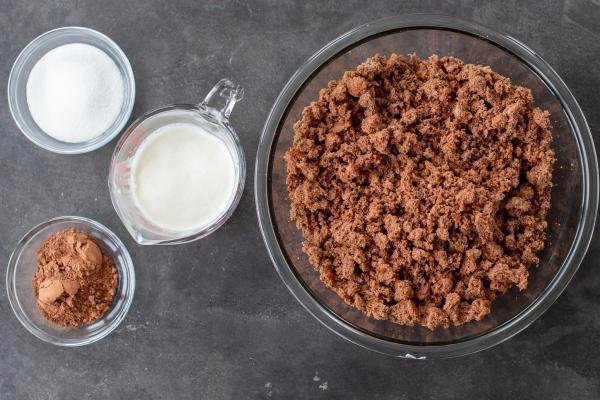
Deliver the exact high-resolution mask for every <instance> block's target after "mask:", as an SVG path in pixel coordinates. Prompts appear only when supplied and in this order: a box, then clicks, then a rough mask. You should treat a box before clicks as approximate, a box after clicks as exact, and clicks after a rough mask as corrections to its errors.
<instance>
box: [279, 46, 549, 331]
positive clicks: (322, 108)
mask: <svg viewBox="0 0 600 400" xmlns="http://www.w3.org/2000/svg"><path fill="white" fill-rule="evenodd" d="M532 103H533V97H532V93H531V91H530V90H529V89H527V88H524V87H519V86H515V85H512V84H511V82H510V80H509V79H508V78H506V77H504V76H501V75H499V74H497V73H495V72H494V71H492V70H491V68H490V67H484V66H479V65H472V64H465V63H464V62H463V61H461V60H459V59H457V58H453V57H442V58H438V57H437V56H435V55H433V56H431V57H429V58H428V59H426V60H422V59H419V58H418V57H416V56H412V57H410V58H409V59H406V58H404V57H402V56H398V55H396V54H392V55H391V56H390V57H389V58H386V57H383V56H380V55H376V56H374V57H372V58H369V59H368V60H366V61H365V62H364V63H363V64H361V65H359V66H358V67H357V68H356V70H354V71H347V72H345V73H344V75H343V77H342V78H341V79H339V80H338V81H331V82H329V84H328V86H327V87H326V88H324V89H322V90H321V92H320V94H319V99H318V100H317V101H315V102H313V103H311V104H310V105H309V106H307V107H306V108H305V109H304V111H303V115H302V119H301V120H300V121H298V122H297V123H296V124H295V125H294V133H295V136H294V144H293V146H292V148H291V149H289V151H288V152H287V153H286V156H285V158H286V161H287V171H288V176H287V184H288V189H289V195H290V199H291V217H292V219H294V220H295V221H296V224H297V226H298V228H299V229H300V230H301V231H302V232H303V235H304V239H305V240H304V243H303V250H304V252H305V253H306V254H307V255H308V257H309V261H310V262H311V264H312V265H313V266H314V267H315V269H316V270H317V271H318V272H319V273H320V276H321V280H322V281H323V282H324V283H325V284H326V285H327V286H329V287H330V288H331V289H333V290H334V291H335V292H336V293H337V294H338V295H339V296H341V298H342V299H344V301H345V302H346V303H348V304H349V305H351V306H354V307H356V308H358V309H360V310H362V311H363V312H364V313H366V314H367V315H368V316H371V317H374V318H377V319H389V320H391V321H393V322H395V323H398V324H402V325H413V324H421V325H423V326H426V327H428V328H430V329H435V328H437V327H440V326H442V327H449V326H450V325H461V324H463V323H466V322H469V321H473V320H481V319H482V318H483V317H484V316H486V315H487V314H489V313H490V307H491V302H492V301H493V300H494V299H496V298H497V296H499V295H501V294H503V293H505V292H506V291H507V290H508V289H509V288H510V287H512V286H514V285H516V286H518V288H519V289H521V290H523V289H525V288H526V287H527V281H528V266H530V265H533V264H536V263H537V262H538V261H539V260H538V257H537V256H536V253H537V252H538V251H540V250H541V249H542V248H543V247H544V240H545V237H546V230H547V222H546V214H547V212H548V209H549V207H550V191H551V187H552V166H553V163H554V159H555V156H554V152H553V150H552V148H551V141H552V134H551V131H550V120H549V114H548V112H546V111H543V110H541V109H539V108H536V107H534V106H533V105H532Z"/></svg>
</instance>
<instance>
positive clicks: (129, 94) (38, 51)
mask: <svg viewBox="0 0 600 400" xmlns="http://www.w3.org/2000/svg"><path fill="white" fill-rule="evenodd" d="M69 43H85V44H89V45H92V46H94V47H97V48H98V49H100V50H102V51H104V52H105V53H106V54H107V55H108V56H109V57H110V58H111V59H112V60H113V61H114V62H115V64H116V65H117V67H118V69H119V72H120V73H121V77H122V78H123V89H124V91H125V92H124V93H123V104H122V105H121V111H120V112H119V115H118V116H117V119H116V120H115V121H114V122H113V124H112V125H111V126H110V127H109V128H108V129H107V130H106V131H105V132H104V133H103V134H101V135H100V136H97V137H95V138H93V139H91V140H88V141H85V142H79V143H67V142H62V141H60V140H56V139H54V138H53V137H52V136H50V135H48V134H47V133H46V132H44V131H43V130H42V129H41V128H40V127H39V126H38V125H37V124H36V123H35V121H34V119H33V117H32V116H31V113H30V112H29V107H28V105H27V80H28V78H29V74H30V72H31V70H32V68H33V67H34V65H35V64H36V63H37V62H38V60H39V59H40V58H42V57H43V56H44V54H46V53H48V52H49V51H50V50H52V49H54V48H56V47H59V46H62V45H65V44H69ZM134 101H135V80H134V77H133V70H132V69H131V65H130V64H129V60H128V59H127V57H126V56H125V53H123V51H122V50H121V48H120V47H119V46H118V45H117V44H116V43H115V42H113V41H112V39H110V38H109V37H108V36H106V35H104V34H102V33H100V32H97V31H95V30H93V29H89V28H83V27H76V26H69V27H63V28H58V29H54V30H51V31H48V32H46V33H44V34H42V35H40V36H38V37H36V38H35V39H33V40H32V41H31V42H30V43H29V44H28V45H27V46H25V48H24V49H23V50H22V51H21V53H20V54H19V56H18V57H17V59H16V60H15V63H14V64H13V66H12V69H11V71H10V76H9V77H8V105H9V107H10V112H11V114H12V116H13V119H14V120H15V123H16V124H17V126H18V127H19V129H20V130H21V132H23V134H24V135H25V136H26V137H27V138H28V139H29V140H31V141H32V142H33V143H35V144H36V145H38V146H40V147H42V148H44V149H46V150H49V151H52V152H54V153H60V154H80V153H87V152H89V151H93V150H96V149H98V148H100V147H102V146H104V145H105V144H106V143H108V142H110V141H111V140H112V139H113V138H114V137H115V136H116V135H118V133H119V132H121V130H122V129H123V127H124V126H125V124H126V123H127V121H128V120H129V116H130V115H131V111H132V110H133V103H134Z"/></svg>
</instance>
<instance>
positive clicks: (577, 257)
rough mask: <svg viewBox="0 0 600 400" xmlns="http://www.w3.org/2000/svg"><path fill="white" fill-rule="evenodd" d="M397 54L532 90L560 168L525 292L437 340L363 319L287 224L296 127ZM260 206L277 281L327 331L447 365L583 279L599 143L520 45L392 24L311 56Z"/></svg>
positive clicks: (268, 164) (280, 121) (285, 101)
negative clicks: (436, 59)
mask: <svg viewBox="0 0 600 400" xmlns="http://www.w3.org/2000/svg"><path fill="white" fill-rule="evenodd" d="M392 52H395V53H398V54H410V53H413V52H415V53H417V55H419V56H421V57H427V56H429V55H431V54H433V53H436V54H438V55H453V56H456V57H458V58H461V59H463V60H464V61H466V62H468V63H474V64H483V65H490V66H491V67H492V68H493V69H494V70H495V71H496V72H498V73H500V74H503V75H505V76H507V77H509V78H511V79H512V81H513V83H515V84H517V85H522V86H526V87H528V88H531V89H532V91H533V94H534V98H535V103H536V105H537V106H539V107H541V108H543V109H546V110H548V111H550V113H551V119H552V124H553V134H554V143H553V147H554V150H555V151H556V155H557V161H556V164H555V168H554V182H555V187H554V188H553V191H552V208H551V210H550V213H549V215H548V223H549V227H548V239H547V242H546V247H545V249H544V251H543V252H542V253H541V254H540V263H539V265H538V266H537V267H532V268H531V269H530V281H529V286H528V288H527V289H526V290H524V291H519V290H518V289H516V288H512V289H511V290H509V291H508V292H507V293H506V294H505V295H504V296H501V297H500V298H499V299H497V300H496V301H495V302H493V304H492V312H491V314H490V315H488V316H487V317H486V318H484V319H483V320H482V321H480V322H472V323H468V324H465V325H462V326H459V327H452V328H449V329H437V330H435V331H430V330H428V329H426V328H423V327H420V326H414V327H409V326H400V325H397V324H394V323H391V322H389V321H380V320H375V319H372V318H369V317H366V316H365V315H364V314H362V313H361V312H360V311H358V310H356V309H355V308H352V307H350V306H348V305H346V304H345V303H344V302H343V301H342V300H341V299H340V298H339V297H338V296H337V295H336V294H335V293H334V292H333V291H332V290H330V289H328V288H327V287H326V286H325V285H324V284H323V283H321V281H320V280H319V274H318V273H317V272H316V271H315V270H314V269H313V267H312V266H311V265H310V263H309V262H308V259H307V257H306V256H305V254H304V253H303V252H302V249H301V243H302V240H303V237H302V234H301V232H300V231H299V230H298V229H297V228H296V226H295V223H294V222H293V221H291V220H290V200H289V197H288V193H287V186H286V163H285V161H284V159H283V156H284V154H285V152H286V150H287V149H289V148H290V146H291V145H292V141H293V136H294V133H293V123H294V122H295V121H297V120H298V119H300V118H301V113H302V109H303V107H305V106H306V105H308V104H309V103H310V102H311V101H313V100H316V99H317V98H318V92H319V89H320V88H322V87H324V86H326V85H327V82H328V81H330V80H333V79H339V78H340V77H341V76H342V74H343V72H344V71H346V70H349V69H354V68H355V67H356V66H357V65H358V64H360V63H361V62H362V61H364V60H365V59H366V58H368V57H370V56H372V55H374V54H376V53H380V54H386V55H389V54H390V53H392ZM255 185H256V186H255V195H256V207H257V212H258V218H259V223H260V227H261V231H262V234H263V238H264V241H265V243H266V246H267V249H268V251H269V253H270V256H271V259H272V261H273V263H274V264H275V268H276V269H277V271H278V273H279V275H280V277H281V278H282V280H283V281H284V283H285V284H286V286H287V287H288V289H289V290H290V291H291V292H292V293H293V295H294V296H295V297H296V299H298V301H300V303H302V305H303V306H304V307H305V308H306V309H307V310H308V311H309V312H310V313H311V314H312V315H313V316H314V317H315V318H317V319H318V320H319V321H320V322H321V323H323V324H324V325H325V326H327V327H328V328H329V329H331V330H332V331H333V332H335V333H337V334H338V335H340V336H342V337H344V338H346V339H348V340H350V341H351V342H354V343H356V344H358V345H360V346H363V347H366V348H369V349H371V350H375V351H378V352H382V353H386V354H390V355H394V356H398V357H405V358H419V359H424V358H444V357H453V356H460V355H465V354H469V353H473V352H476V351H480V350H483V349H486V348H488V347H491V346H494V345H496V344H498V343H501V342H503V341H504V340H507V339H508V338H510V337H511V336H513V335H515V334H517V333H518V332H520V331H521V330H523V329H524V328H526V327H527V326H528V325H529V324H531V323H532V322H533V321H534V320H535V319H536V318H538V317H539V316H540V315H541V314H542V313H543V312H544V311H545V310H546V309H547V308H548V307H549V306H550V305H551V304H552V303H553V302H554V301H555V300H556V299H557V297H558V296H559V295H560V293H561V292H562V291H563V290H564V288H565V287H566V285H567V284H568V282H569V281H570V279H571V278H572V277H573V274H574V273H575V272H576V270H577V268H578V267H579V264H580V263H581V260H582V259H583V257H584V255H585V252H586V250H587V247H588V244H589V242H590V239H591V237H592V232H593V228H594V222H595V219H596V211H597V204H598V165H597V160H596V154H595V151H594V144H593V141H592V137H591V134H590V131H589V128H588V125H587V123H586V121H585V118H584V116H583V114H582V112H581V109H580V108H579V106H578V104H577V102H576V101H575V99H574V97H573V95H572V94H571V92H570V91H569V89H568V88H567V87H566V85H565V84H564V82H563V81H562V80H561V79H560V77H559V76H558V75H557V74H556V72H554V70H553V69H552V68H551V67H550V66H549V65H548V64H547V63H546V62H545V61H544V60H542V59H541V58H540V57H539V56H538V55H537V54H535V53H534V52H533V51H532V50H531V49H529V48H528V47H527V46H525V45H524V44H522V43H521V42H519V41H517V40H515V39H514V38H512V37H510V36H507V35H504V34H501V33H497V32H494V31H492V30H490V29H488V28H486V27H484V26H481V25H477V24H473V23H471V22H466V21H462V20H458V19H455V18H451V17H445V16H437V15H408V16H399V17H392V18H387V19H383V20H379V21H375V22H372V23H368V24H366V25H363V26H360V27H358V28H356V29H353V30H352V31H350V32H348V33H346V34H344V35H342V36H340V37H339V38H337V39H335V40H334V41H332V42H331V43H329V44H328V45H326V46H325V47H323V48H322V49H321V50H319V51H318V52H317V53H316V54H315V55H313V56H312V57H311V58H310V59H308V61H307V62H306V63H304V65H302V66H301V67H300V69H298V71H297V72H296V73H295V74H294V75H293V76H292V78H291V79H290V80H289V81H288V83H287V84H286V85H285V87H284V89H283V90H282V92H281V93H280V95H279V97H278V98H277V100H276V101H275V104H274V106H273V108H272V109H271V112H270V114H269V116H268V118H267V121H266V124H265V127H264V130H263V132H262V137H261V140H260V144H259V148H258V154H257V160H256V177H255Z"/></svg>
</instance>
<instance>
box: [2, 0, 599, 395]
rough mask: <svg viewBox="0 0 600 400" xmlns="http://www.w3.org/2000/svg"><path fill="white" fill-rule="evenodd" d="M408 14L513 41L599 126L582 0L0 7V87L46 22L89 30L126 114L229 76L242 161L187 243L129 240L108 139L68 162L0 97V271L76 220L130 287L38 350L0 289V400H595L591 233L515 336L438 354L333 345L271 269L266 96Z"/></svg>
mask: <svg viewBox="0 0 600 400" xmlns="http://www.w3.org/2000/svg"><path fill="white" fill-rule="evenodd" d="M367 3H368V4H367ZM408 12H438V13H445V14H451V15H457V16H461V17H463V18H467V19H471V20H474V21H477V22H480V23H483V24H486V25H488V26H490V27H492V28H494V29H496V30H500V31H504V32H507V33H509V34H511V35H513V36H515V37H516V38H518V39H520V40H522V41H523V42H525V43H526V44H528V45H529V46H531V47H532V48H533V49H534V50H535V51H537V52H538V53H539V54H540V55H541V56H542V57H544V58H545V59H546V60H547V61H548V62H549V63H550V64H551V65H552V66H553V67H554V68H555V69H556V70H557V71H558V73H559V74H560V75H561V76H562V78H563V79H564V80H565V81H566V83H567V85H568V86H569V87H570V88H571V90H572V91H573V93H574V94H575V97H576V98H577V99H578V100H579V102H580V104H581V106H582V108H583V110H584V112H585V114H586V116H587V117H588V121H589V123H590V127H591V129H592V131H597V130H598V129H599V128H600V62H599V60H600V22H599V21H600V2H599V1H598V0H591V1H566V2H560V1H535V2H521V1H506V2H479V1H407V2H400V1H371V2H365V4H362V2H360V1H352V2H346V1H339V2H319V1H314V2H310V3H309V2H303V1H297V2H294V1H281V2H280V1H246V2H243V1H223V0H214V1H210V2H204V1H168V0H167V1H164V0H150V1H121V0H109V1H89V2H86V1H73V2H69V1H49V2H40V3H35V2H30V1H25V0H23V1H20V2H17V1H7V0H0V54H1V56H2V59H1V60H0V82H6V81H7V79H8V73H9V71H10V67H11V64H12V62H13V61H14V59H15V57H16V56H17V54H18V52H19V51H20V50H21V49H22V48H23V47H24V46H25V45H26V44H27V43H28V42H29V41H30V40H31V39H33V38H34V37H35V36H37V35H38V34H40V33H42V32H44V31H46V30H49V29H52V28H56V27H60V26H64V25H83V26H88V27H91V28H95V29H98V30H100V31H101V32H104V33H106V34H108V35H109V36H111V37H112V38H113V39H114V40H115V41H116V42H117V43H118V44H119V45H120V46H121V47H122V48H123V50H124V51H125V52H126V53H127V55H128V56H129V59H130V61H131V64H132V66H133V70H134V72H135V76H136V82H137V90H138V95H137V101H136V107H135V109H134V112H133V116H132V117H133V118H135V117H137V116H139V115H140V114H142V113H143V112H145V111H147V110H149V109H151V108H154V107H157V106H160V105H164V104H168V103H173V102H197V101H199V100H200V99H201V98H203V96H204V95H205V94H206V92H207V91H208V90H209V89H210V87H211V86H212V85H213V84H214V83H215V82H216V81H218V80H219V79H220V78H222V77H225V76H229V77H232V78H234V79H235V80H237V81H238V82H239V83H240V84H241V85H243V86H244V87H245V89H246V99H245V100H244V101H243V102H242V103H240V104H239V105H238V106H237V107H236V110H235V111H234V114H233V117H232V121H233V124H234V125H235V126H236V128H237V130H238V133H239V135H240V137H241V141H242V143H243V145H244V148H245V151H246V156H247V162H248V166H249V177H248V179H247V181H246V190H245V193H244V197H243V198H242V201H241V203H240V205H239V207H238V209H237V211H236V213H235V214H234V216H233V217H232V219H231V220H230V221H229V222H228V223H227V224H226V225H225V226H224V227H223V228H222V229H220V230H219V231H217V232H216V233H215V234H213V235H212V236H210V237H208V238H206V239H203V240H201V241H199V242H195V243H192V244H189V245H184V246H177V247H141V246H138V245H135V244H134V242H133V241H132V240H131V239H130V237H129V236H128V235H127V233H126V231H125V229H124V228H123V226H122V225H121V223H120V222H119V220H118V218H117V216H116V214H115V212H114V211H113V208H112V206H111V204H110V198H109V195H108V191H107V187H106V177H107V170H108V160H109V158H110V154H111V152H112V149H113V147H114V144H115V142H114V141H113V142H111V143H110V144H109V145H107V146H105V147H104V148H102V149H100V150H98V151H95V152H93V153H91V154H85V155H80V156H62V155H55V154H52V153H49V152H47V151H44V150H41V149H38V148H37V147H35V146H34V145H33V144H31V143H30V142H29V141H27V139H26V138H25V137H24V136H23V135H22V134H21V133H20V132H19V131H18V129H17V128H16V126H15V125H14V123H13V121H12V119H11V117H10V113H9V110H8V105H7V103H6V100H4V106H3V107H1V108H0V223H1V228H2V229H0V263H1V264H2V265H5V264H6V262H7V261H8V257H9V255H10V252H11V251H12V249H13V247H14V245H15V244H16V242H17V241H18V239H19V238H20V236H21V235H22V234H24V233H25V232H26V231H27V230H28V229H29V228H31V227H32V226H33V225H35V224H37V223H39V222H42V221H44V220H46V219H48V218H52V217H55V216H59V215H66V214H74V215H82V216H87V217H91V218H94V219H97V220H98V221H100V222H102V223H104V224H106V225H107V226H109V227H110V228H112V229H113V230H114V231H115V232H116V233H117V234H118V235H119V236H120V237H121V238H122V239H123V240H124V241H125V243H126V245H127V246H128V247H129V250H130V252H131V255H132V257H133V260H134V263H135V265H136V274H137V280H138V283H137V289H136V290H137V292H136V296H135V299H134V303H133V306H132V309H131V310H130V312H129V315H128V316H127V318H126V319H125V321H124V322H123V324H122V325H121V327H120V328H119V329H118V330H117V331H116V332H114V333H113V334H112V335H110V336H109V337H107V338H106V339H104V340H102V341H101V342H99V343H97V344H94V345H91V346H87V347H83V348H77V349H63V348H58V347H54V346H51V345H47V344H45V343H43V342H41V341H39V340H38V339H36V338H35V337H33V336H31V335H30V334H29V333H27V332H26V331H25V330H24V329H23V328H22V327H21V325H20V324H19V322H18V321H17V320H16V318H15V317H14V316H13V313H12V311H11V309H10V306H9V304H8V301H7V298H6V293H5V290H4V288H3V287H2V290H0V399H1V400H4V399H81V398H108V397H110V398H113V399H122V398H125V399H127V398H128V399H133V398H144V399H199V398H206V399H246V398H281V399H292V398H299V399H301V398H308V399H318V398H357V399H364V398H376V399H416V398H422V399H425V398H430V399H442V398H444V399H445V398H457V399H465V398H476V397H481V398H498V399H501V398H524V397H527V398H532V399H533V398H540V399H546V398H561V399H562V398H565V399H567V398H568V399H597V398H599V397H600V274H599V273H598V271H597V270H596V268H595V267H596V262H595V260H596V259H597V257H598V255H599V252H600V245H598V243H597V241H595V240H594V241H593V242H592V246H591V248H590V251H589V252H588V256H587V257H586V259H585V261H584V263H583V265H582V266H581V268H580V270H579V272H578V273H577V275H576V277H575V278H574V279H573V281H572V282H571V284H570V286H569V287H568V289H567V290H566V291H565V293H564V294H563V295H562V296H561V298H560V299H559V300H558V301H557V302H556V304H555V305H554V306H552V307H551V308H550V310H549V311H548V312H547V313H546V314H544V315H543V316H542V317H541V318H540V319H539V320H538V321H537V322H535V323H534V324H533V325H532V326H531V327H530V328H528V329H527V330H526V331H524V332H523V333H521V334H519V335H518V336H516V337H515V338H513V339H511V340H510V341H508V342H506V343H504V344H502V345H500V346H497V347H496V348H493V349H490V350H487V351H485V352H483V353H479V354H476V355H472V356H468V357H463V358H460V359H453V360H444V361H428V362H415V361H411V360H400V359H393V358H391V357H387V356H383V355H379V354H375V353H372V352H369V351H367V350H363V349H361V348H359V347H356V346H354V345H353V344H351V343H349V342H346V341H344V340H343V339H340V338H338V337H337V336H335V335H333V334H332V333H330V332H329V331H328V330H327V329H326V328H324V327H323V326H321V325H320V324H319V323H317V322H316V321H315V320H314V319H313V318H312V317H311V316H310V315H309V314H308V313H307V312H306V311H304V309H303V308H302V307H301V306H300V305H299V304H297V303H296V301H295V300H294V299H293V297H292V296H291V294H290V293H288V291H287V289H286V288H285V287H284V285H283V284H282V282H281V281H280V280H279V278H278V276H277V274H276V272H275V270H274V268H273V267H272V265H271V262H270V260H269V258H268V256H267V252H266V250H265V248H264V246H263V243H262V239H261V237H260V233H259V229H258V224H257V220H256V215H255V209H254V200H253V182H252V174H253V165H254V158H255V153H256V147H257V144H258V138H259V134H260V131H261V128H262V124H263V122H264V120H265V118H266V115H267V113H268V111H269V109H270V107H271V105H272V103H273V101H274V100H275V97H276V96H277V94H278V92H279V91H280V90H281V88H282V86H283V85H284V83H285V82H286V80H287V79H288V78H289V77H290V76H291V74H292V73H293V72H294V71H295V70H296V68H298V67H299V66H300V64H301V63H302V62H303V61H304V60H305V59H306V58H307V57H309V56H310V55H311V54H312V53H313V52H315V51H316V50H318V49H319V48H320V47H321V46H323V45H324V44H325V43H327V42H328V41H330V40H331V39H333V38H335V37H336V36H338V35H339V34H341V33H343V32H345V31H347V30H349V29H351V28H353V27H354V26H356V25H358V24H361V23H364V22H367V21H369V20H372V19H375V18H379V17H383V16H387V15H393V14H402V13H408ZM595 137H596V140H597V141H598V140H600V138H599V137H598V136H597V135H596V136H595ZM4 280H5V272H4V269H2V270H1V272H0V282H2V283H4ZM2 286H4V285H3V284H2Z"/></svg>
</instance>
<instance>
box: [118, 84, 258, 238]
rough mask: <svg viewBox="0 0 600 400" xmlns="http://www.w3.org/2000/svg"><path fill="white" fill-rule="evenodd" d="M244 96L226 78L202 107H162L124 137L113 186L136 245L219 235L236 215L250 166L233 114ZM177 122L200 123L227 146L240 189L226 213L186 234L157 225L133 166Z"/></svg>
mask: <svg viewBox="0 0 600 400" xmlns="http://www.w3.org/2000/svg"><path fill="white" fill-rule="evenodd" d="M243 95H244V90H243V89H242V88H241V87H240V86H238V85H236V84H234V83H233V82H231V81H230V80H228V79H222V80H220V81H219V82H218V83H217V84H216V85H215V86H214V87H213V88H212V89H211V90H210V92H209V93H208V95H206V98H205V99H204V101H202V102H201V103H200V104H197V105H193V104H174V105H170V106H166V107H162V108H159V109H156V110H154V111H151V112H149V113H147V114H145V115H143V116H142V117H140V118H138V119H137V120H136V121H135V122H133V123H132V124H131V125H130V126H129V127H128V128H127V130H126V131H125V133H123V135H122V136H121V138H120V139H119V142H118V143H117V146H116V148H115V151H114V153H113V156H112V159H111V162H110V171H109V174H108V187H109V191H110V197H111V200H112V203H113V206H114V208H115V210H116V212H117V214H118V215H119V218H121V221H122V222H123V224H124V225H125V227H126V228H127V231H128V232H129V233H130V234H131V236H132V237H133V238H134V239H135V241H136V242H138V243H139V244H144V245H150V244H179V243H187V242H191V241H194V240H197V239H200V238H202V237H205V236H207V235H209V234H210V233H212V232H214V231H215V230H217V229H218V228H219V227H220V226H221V225H223V224H224V223H225V221H227V219H228V218H229V217H230V216H231V215H232V214H233V211H234V210H235V207H236V206H237V204H238V203H239V201H240V198H241V196H242V192H243V190H244V181H245V178H246V162H245V159H244V152H243V150H242V146H241V145H240V142H239V139H238V136H237V134H236V133H235V131H234V130H233V128H232V126H231V125H230V123H229V115H230V114H231V111H232V110H233V107H234V106H235V103H236V102H237V101H239V100H241V99H242V97H243ZM174 123H186V124H192V125H195V126H197V127H199V128H200V129H202V130H203V131H204V132H206V133H208V134H210V135H213V136H215V137H216V138H217V139H219V140H220V141H221V142H223V143H224V144H225V146H226V147H227V150H228V151H229V154H230V155H231V159H232V160H233V164H234V171H235V177H234V182H235V184H234V189H233V191H232V193H230V195H229V199H228V202H227V205H226V206H225V207H224V208H223V210H222V211H221V214H220V215H218V216H216V217H215V218H213V219H212V220H211V221H209V222H208V223H207V224H205V225H204V226H201V227H198V228H194V229H191V230H185V231H174V230H169V229H165V228H163V227H160V226H157V225H156V224H154V223H153V222H151V221H150V220H149V219H148V218H146V217H145V216H144V214H143V212H142V211H141V210H140V209H139V207H138V205H137V204H136V201H135V199H134V193H133V190H132V165H133V161H134V160H135V157H136V155H137V154H138V151H139V150H140V147H141V145H142V143H143V142H144V141H145V140H146V139H147V138H148V137H149V136H150V135H151V134H152V133H154V132H156V131H157V130H158V129H160V128H162V127H164V126H167V125H170V124H174ZM176 195H177V194H174V196H176Z"/></svg>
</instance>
